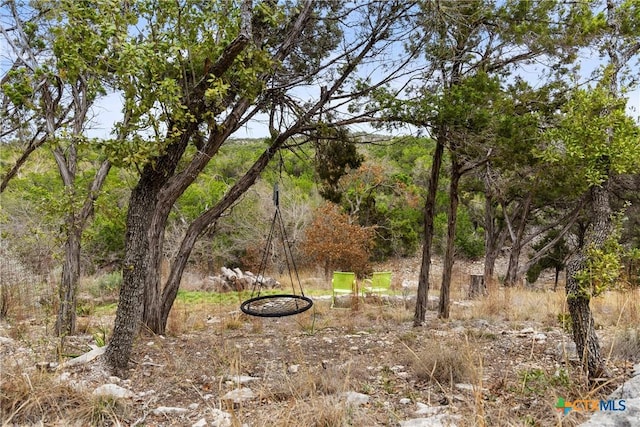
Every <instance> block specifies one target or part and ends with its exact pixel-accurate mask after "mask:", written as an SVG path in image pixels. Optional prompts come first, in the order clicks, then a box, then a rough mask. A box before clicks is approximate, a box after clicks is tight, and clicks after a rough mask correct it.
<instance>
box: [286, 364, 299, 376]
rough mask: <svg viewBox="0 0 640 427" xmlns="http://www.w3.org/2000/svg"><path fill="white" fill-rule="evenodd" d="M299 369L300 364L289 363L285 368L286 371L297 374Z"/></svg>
mask: <svg viewBox="0 0 640 427" xmlns="http://www.w3.org/2000/svg"><path fill="white" fill-rule="evenodd" d="M299 370H300V365H290V366H289V367H288V368H287V372H289V373H290V374H297V373H298V371H299Z"/></svg>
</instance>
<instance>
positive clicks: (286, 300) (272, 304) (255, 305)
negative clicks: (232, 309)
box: [240, 183, 313, 317]
mask: <svg viewBox="0 0 640 427" xmlns="http://www.w3.org/2000/svg"><path fill="white" fill-rule="evenodd" d="M273 204H274V205H275V208H276V209H275V213H274V215H273V220H272V221H271V227H270V229H269V235H268V237H267V244H266V247H265V250H264V253H263V255H262V260H261V261H260V268H259V271H258V277H257V280H256V282H255V283H254V285H253V289H252V291H251V298H250V299H248V300H247V301H244V302H243V303H242V304H241V305H240V309H241V310H242V311H243V312H244V313H246V314H249V315H251V316H258V317H283V316H290V315H293V314H299V313H302V312H303V311H306V310H308V309H310V308H311V306H312V305H313V301H312V300H311V298H308V297H306V296H305V295H304V291H303V290H302V284H301V282H300V276H299V275H298V269H297V267H296V263H295V260H294V258H293V252H292V251H291V245H290V242H289V239H288V237H287V233H286V228H285V226H284V221H283V220H282V215H281V213H280V191H279V189H278V183H276V184H275V186H274V188H273ZM276 230H278V231H279V234H280V237H281V240H282V248H283V251H284V257H285V263H286V265H287V271H288V273H289V280H290V281H291V288H292V293H291V294H275V295H273V294H272V295H260V293H261V292H262V287H263V285H264V278H265V273H266V270H267V264H268V261H269V255H270V253H271V246H272V244H273V240H274V238H275V235H276ZM294 275H295V281H294ZM295 283H297V284H298V289H299V293H298V294H297V293H296V286H295Z"/></svg>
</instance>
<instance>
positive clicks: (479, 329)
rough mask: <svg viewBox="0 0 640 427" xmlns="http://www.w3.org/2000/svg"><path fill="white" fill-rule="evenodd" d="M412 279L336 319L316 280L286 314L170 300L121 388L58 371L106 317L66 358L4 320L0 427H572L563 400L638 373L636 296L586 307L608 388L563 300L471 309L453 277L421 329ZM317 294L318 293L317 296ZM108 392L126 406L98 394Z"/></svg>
mask: <svg viewBox="0 0 640 427" xmlns="http://www.w3.org/2000/svg"><path fill="white" fill-rule="evenodd" d="M384 267H388V266H380V268H384ZM415 268H416V265H415V261H414V264H411V263H410V261H406V265H405V264H402V265H400V264H396V265H395V266H394V272H396V273H394V274H395V278H394V288H395V295H394V296H393V297H391V298H383V299H380V298H376V297H369V298H364V299H358V300H353V299H351V298H350V297H345V298H343V299H342V300H341V301H340V304H339V306H340V308H330V305H331V301H330V297H327V296H326V295H329V294H330V290H329V289H330V288H329V285H328V284H327V283H324V281H322V280H321V281H319V282H320V283H319V284H316V285H313V286H310V287H309V290H313V294H314V296H313V299H314V306H313V307H312V308H311V309H310V310H308V311H306V312H304V313H302V314H299V315H296V316H290V317H283V318H276V319H268V318H256V317H251V316H247V315H245V314H242V313H241V312H240V310H239V309H238V305H239V304H238V303H234V304H229V303H220V304H211V303H207V302H197V301H196V302H193V301H192V302H189V303H186V302H180V303H178V302H177V303H176V304H175V306H174V308H173V310H172V313H171V315H170V320H169V325H168V333H167V335H166V336H156V335H152V334H148V333H143V334H141V336H140V337H139V339H137V341H136V344H135V348H134V352H133V355H132V364H131V370H130V375H129V377H128V378H126V379H122V378H117V377H112V376H110V375H109V373H108V370H107V369H106V368H105V365H104V362H103V361H102V359H101V358H100V357H98V358H96V359H94V360H92V361H89V362H87V363H83V364H78V365H75V366H64V365H63V364H60V362H63V361H64V360H66V359H65V358H63V357H62V356H60V355H61V354H62V355H63V356H70V355H78V354H82V353H84V352H86V351H88V350H90V349H91V346H90V345H95V344H101V341H102V339H103V338H104V333H105V332H106V331H108V330H109V329H110V327H111V326H112V324H113V311H112V310H95V311H94V312H93V313H92V314H91V316H87V317H85V318H81V319H80V323H82V325H81V328H82V330H84V331H86V333H85V334H84V335H79V336H75V337H68V338H66V339H65V342H64V345H63V346H62V347H61V345H60V342H59V340H55V339H54V338H53V337H51V334H50V333H48V332H49V331H50V329H51V316H48V315H47V314H46V313H41V315H37V314H34V315H33V316H28V317H26V318H24V319H22V320H20V321H12V322H3V323H1V324H0V364H1V367H2V385H1V386H0V388H1V395H0V399H1V400H0V406H1V407H2V410H1V412H0V413H1V415H2V425H3V426H4V425H46V426H63V425H64V426H67V425H78V426H83V425H122V426H135V425H144V426H198V427H201V426H243V425H246V426H249V427H253V426H343V425H352V426H446V425H456V426H482V425H487V426H489V425H495V426H511V425H513V426H521V425H527V426H551V425H563V426H574V425H578V424H579V423H580V422H583V421H585V420H586V419H587V418H588V416H589V413H588V412H580V411H570V412H569V413H568V414H567V415H565V414H564V413H563V411H562V410H559V409H557V408H556V405H557V402H558V399H560V398H562V399H565V400H566V401H574V400H577V399H596V400H599V399H601V398H602V399H604V398H605V397H606V396H607V395H608V394H609V393H610V392H611V391H612V390H613V389H615V388H616V387H617V386H618V385H620V384H621V383H622V382H623V381H624V380H625V379H627V378H628V377H629V376H630V375H631V373H632V367H633V363H638V360H637V357H638V355H639V354H640V331H639V330H638V324H640V319H638V317H640V290H638V289H636V290H634V291H627V292H624V293H623V292H609V293H607V294H606V295H605V296H604V297H602V298H600V299H599V300H598V301H594V304H593V309H594V315H595V317H596V322H597V323H598V325H597V327H598V335H599V337H600V339H601V342H602V344H603V346H602V347H603V351H604V353H605V355H606V357H607V359H608V366H609V369H610V374H611V376H610V378H609V379H608V380H607V381H603V382H602V383H601V384H599V385H598V386H597V387H593V386H592V387H589V386H588V385H587V384H586V381H585V378H584V376H583V374H582V373H581V370H580V368H579V364H578V359H577V356H576V354H575V350H573V344H572V341H571V337H570V335H569V334H568V333H567V332H566V330H565V329H563V327H562V325H561V324H560V323H559V319H563V317H564V316H565V314H566V307H565V302H564V295H563V291H562V290H561V289H560V288H559V289H558V291H557V292H554V291H552V290H551V289H549V286H539V287H537V288H536V289H534V288H526V289H525V288H513V289H501V290H498V291H496V292H494V295H493V296H491V297H487V298H481V299H476V300H468V299H466V298H465V293H466V286H467V285H468V276H465V274H466V273H465V274H463V273H462V272H459V274H458V276H456V277H458V283H456V285H455V286H454V289H453V290H452V306H451V318H450V319H447V320H441V319H437V317H436V311H435V309H436V306H437V295H438V291H437V289H435V290H431V291H430V295H429V297H430V298H429V299H430V307H429V308H430V310H429V311H428V312H427V319H426V322H425V323H424V325H423V326H420V327H414V326H413V310H414V305H415V289H408V290H407V289H406V288H405V289H404V290H403V288H402V284H403V283H404V284H405V286H406V285H410V282H409V280H408V278H409V277H415ZM404 275H406V276H407V277H406V278H405V277H404ZM306 282H311V280H308V281H306ZM193 287H195V288H197V286H195V285H194V286H193ZM320 289H324V294H325V296H315V295H316V294H319V293H321V292H319V290H320ZM305 290H306V289H305ZM634 357H635V360H634ZM105 384H112V385H113V386H109V387H112V388H113V389H117V390H120V391H124V393H125V394H124V395H123V397H122V398H115V397H111V396H110V395H109V396H106V397H105V396H104V395H98V394H97V393H99V391H97V390H104V387H102V388H100V387H101V386H104V385H105ZM116 386H117V387H116Z"/></svg>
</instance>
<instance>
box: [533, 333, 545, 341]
mask: <svg viewBox="0 0 640 427" xmlns="http://www.w3.org/2000/svg"><path fill="white" fill-rule="evenodd" d="M533 339H534V340H535V341H538V342H544V341H546V340H547V336H546V335H545V334H543V333H537V334H535V335H534V336H533Z"/></svg>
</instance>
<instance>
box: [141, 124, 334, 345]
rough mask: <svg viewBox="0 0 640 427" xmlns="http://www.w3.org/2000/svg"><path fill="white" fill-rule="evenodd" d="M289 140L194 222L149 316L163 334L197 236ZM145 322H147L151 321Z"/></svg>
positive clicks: (276, 144) (274, 146) (279, 141)
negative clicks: (156, 303)
mask: <svg viewBox="0 0 640 427" xmlns="http://www.w3.org/2000/svg"><path fill="white" fill-rule="evenodd" d="M286 139H287V135H285V134H282V135H280V136H278V137H277V138H276V139H275V140H274V141H273V143H272V145H271V149H269V150H265V151H264V152H263V153H262V155H261V156H260V158H258V160H256V162H255V163H254V164H253V166H252V167H251V168H250V169H249V171H247V173H246V174H245V175H244V176H243V177H242V178H241V179H239V180H238V181H237V182H236V184H235V185H234V186H233V187H232V188H231V189H230V190H229V191H228V192H227V194H226V195H225V197H224V198H223V199H222V200H221V201H220V202H219V203H217V204H216V205H215V206H214V207H212V208H211V209H209V210H208V211H206V212H204V213H203V214H202V215H200V216H199V217H198V218H197V219H196V220H194V221H193V222H192V223H191V225H190V226H189V228H188V230H187V232H186V234H185V236H184V238H183V239H182V243H181V244H180V249H179V250H178V253H177V255H176V257H175V258H174V260H173V263H172V265H171V270H170V273H169V277H168V278H167V282H166V283H165V286H164V289H163V291H162V296H161V299H160V301H159V305H158V307H157V309H156V310H154V314H155V315H156V316H157V317H155V318H153V319H149V320H151V321H152V322H153V325H154V329H153V330H154V331H155V332H156V333H158V334H164V332H165V330H166V327H167V321H168V319H169V312H170V311H171V307H172V306H173V303H174V301H175V299H176V296H177V295H178V289H179V288H180V279H181V278H182V274H183V272H184V269H185V267H186V265H187V261H188V260H189V255H190V254H191V251H192V250H193V247H194V245H195V244H196V241H197V239H198V237H199V236H200V235H202V233H204V232H205V231H206V229H207V227H208V226H209V225H210V224H212V223H213V222H214V221H216V220H217V219H218V218H220V216H221V215H222V214H223V213H224V212H225V211H226V210H227V209H228V208H229V207H230V206H231V205H232V204H233V203H235V202H236V201H237V200H238V199H239V198H240V196H241V195H243V194H244V193H246V191H247V190H248V189H249V188H250V187H251V186H252V185H253V184H254V183H255V181H256V179H258V177H259V176H260V173H261V172H262V171H263V170H264V169H265V167H266V166H267V165H268V164H269V161H271V159H273V157H274V156H275V155H276V153H277V152H278V149H279V147H280V146H281V145H282V144H283V143H284V142H285V141H286ZM327 269H328V264H327V265H326V266H325V274H328V273H327ZM146 324H147V325H148V324H149V323H146Z"/></svg>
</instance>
